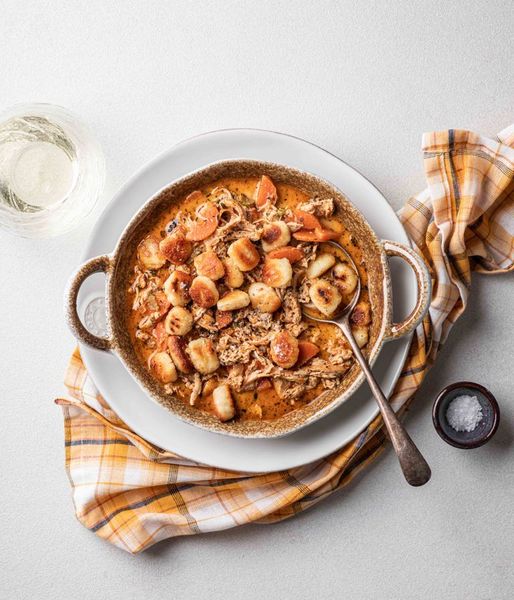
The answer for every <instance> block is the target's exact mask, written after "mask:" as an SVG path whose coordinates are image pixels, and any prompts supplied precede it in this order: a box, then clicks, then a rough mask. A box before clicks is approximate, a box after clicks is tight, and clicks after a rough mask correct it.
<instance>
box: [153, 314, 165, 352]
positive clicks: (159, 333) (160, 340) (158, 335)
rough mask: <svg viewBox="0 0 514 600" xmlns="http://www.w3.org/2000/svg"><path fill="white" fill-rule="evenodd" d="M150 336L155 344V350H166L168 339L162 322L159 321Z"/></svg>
mask: <svg viewBox="0 0 514 600" xmlns="http://www.w3.org/2000/svg"><path fill="white" fill-rule="evenodd" d="M152 335H153V336H154V338H155V340H156V342H157V350H159V351H162V350H164V349H165V348H166V340H167V338H168V334H167V333H166V329H165V327H164V321H159V322H158V323H157V325H156V326H155V327H154V329H153V331H152Z"/></svg>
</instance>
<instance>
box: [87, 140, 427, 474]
mask: <svg viewBox="0 0 514 600" xmlns="http://www.w3.org/2000/svg"><path fill="white" fill-rule="evenodd" d="M234 157H237V158H249V159H254V160H262V161H266V160H268V161H271V162H277V163H282V164H287V165H289V166H291V167H295V168H297V169H301V170H304V171H305V170H309V171H310V172H311V173H313V174H314V175H318V176H319V177H322V178H324V179H325V180H327V181H329V182H331V183H332V184H334V185H335V186H337V187H338V188H339V189H341V190H343V191H344V193H345V194H346V195H347V197H348V198H350V199H351V201H352V202H353V203H354V204H355V206H357V208H358V209H359V210H360V211H361V212H362V214H363V215H364V217H365V218H367V219H368V220H369V223H370V225H371V226H372V227H373V229H374V230H375V232H376V233H377V235H378V237H379V238H380V239H386V240H387V239H394V240H396V241H399V242H403V243H404V244H409V240H408V237H407V235H406V233H405V230H404V229H403V226H402V225H401V223H400V221H399V219H398V217H397V216H396V214H395V213H394V211H393V210H392V209H391V206H390V205H389V204H388V203H387V201H386V200H385V198H384V197H383V196H382V194H381V193H380V192H379V191H378V190H377V189H376V188H375V187H374V186H373V185H372V184H371V183H370V182H369V181H368V180H367V179H365V178H364V177H363V176H362V175H360V174H359V173H357V172H356V171H355V170H354V169H352V168H351V167H350V166H348V165H347V164H344V163H342V162H341V161H340V160H339V159H338V158H336V157H335V156H333V155H332V154H329V153H328V152H325V151H324V150H322V149H321V148H318V147H317V146H313V145H312V144H309V143H307V142H305V141H303V140H300V139H298V138H293V137H290V136H287V135H281V134H278V133H272V132H269V131H257V130H244V129H233V130H224V131H217V132H212V133H208V134H203V135H199V136H195V137H194V138H192V139H189V140H185V141H184V142H181V143H179V144H178V145H177V146H175V147H173V148H171V149H170V150H168V151H166V152H164V153H163V154H161V155H160V156H159V157H157V158H156V159H154V160H152V161H151V162H150V163H149V164H148V165H146V166H145V167H144V168H143V169H142V170H141V171H139V172H138V173H137V174H135V175H134V177H133V178H131V180H130V181H129V182H127V184H126V185H124V186H123V188H122V190H120V192H119V193H118V194H116V196H115V198H113V200H112V202H111V204H110V205H109V206H108V208H107V209H106V211H105V212H104V213H103V214H102V216H101V218H100V219H99V221H98V224H97V226H96V227H95V228H94V230H93V232H92V233H91V236H90V239H89V241H88V244H87V246H86V252H85V255H84V257H83V260H86V259H89V258H92V257H95V256H99V255H102V254H106V253H112V252H113V250H114V248H115V247H116V245H117V243H118V238H119V236H120V235H121V234H122V232H123V231H124V229H125V227H126V226H127V223H128V222H129V221H130V220H131V219H132V217H133V216H134V215H135V214H136V212H137V211H138V210H139V209H140V208H141V206H142V205H143V204H144V203H145V202H146V201H147V200H148V199H149V198H151V197H152V196H154V195H155V194H156V193H158V192H159V191H160V190H162V188H163V187H165V186H167V185H168V184H169V183H170V182H171V181H173V180H174V179H178V178H180V177H182V176H184V175H186V174H188V173H190V172H192V171H195V170H198V169H200V168H202V167H205V166H206V165H208V164H211V163H213V162H216V161H219V160H225V159H230V158H234ZM393 266H394V267H398V266H402V267H403V268H402V269H401V270H400V269H393V273H392V274H393V276H394V281H395V284H396V285H395V289H394V291H395V292H396V293H397V294H396V296H395V299H396V302H395V307H396V308H397V309H399V310H400V311H402V314H403V315H407V314H409V312H410V310H411V308H412V307H413V306H414V305H415V303H416V299H417V290H416V279H415V277H414V274H413V273H412V272H411V271H410V269H409V268H408V267H407V266H406V264H402V265H398V264H397V263H396V262H395V263H393ZM104 289H105V278H104V277H103V276H99V277H95V278H93V277H91V278H90V279H89V281H87V282H85V283H84V285H83V288H82V294H81V295H80V298H79V303H78V304H79V314H82V315H84V314H85V311H86V307H87V306H88V305H89V303H90V302H91V301H92V298H98V297H101V296H103V295H104ZM410 338H411V336H410V335H408V336H405V337H404V338H403V339H399V340H395V341H393V342H390V343H387V344H385V345H384V347H383V348H382V351H381V352H380V355H379V357H378V360H377V362H376V363H375V365H374V372H375V373H376V374H377V377H379V380H380V382H381V385H382V389H383V390H384V393H385V394H386V395H388V394H389V393H390V392H391V391H392V389H393V387H394V384H395V383H396V381H397V379H398V376H399V375H400V371H401V369H402V365H403V362H404V360H405V357H406V355H407V352H408V350H409V345H410ZM82 356H83V358H84V362H85V363H86V366H87V368H88V370H89V372H90V374H91V376H92V377H93V380H94V381H95V382H96V385H97V386H98V389H99V390H100V392H101V393H102V394H103V396H104V397H105V398H106V400H107V401H108V402H109V404H110V405H111V406H112V407H113V408H114V410H116V412H117V413H118V414H119V415H120V417H121V418H122V419H123V421H125V423H127V424H128V425H129V426H130V427H131V428H132V429H133V430H134V431H135V432H136V433H138V434H139V435H141V436H143V437H144V438H146V439H147V440H149V441H151V442H153V443H154V444H156V445H157V446H159V447H160V448H164V449H166V450H170V451H171V452H175V453H177V454H180V455H181V456H184V457H186V458H190V459H192V460H196V461H199V462H203V463H205V464H209V465H213V466H217V467H221V468H224V469H236V470H240V471H247V472H265V471H281V470H283V469H289V468H291V467H296V466H300V465H304V464H307V463H310V462H312V461H314V460H317V459H319V458H321V457H323V456H327V455H328V454H330V453H331V452H333V451H335V450H337V449H338V448H340V447H342V446H343V445H344V444H345V443H347V442H349V441H350V440H352V439H353V438H354V437H355V436H356V435H358V434H359V433H360V432H361V431H362V430H363V429H364V427H366V425H367V424H369V423H370V422H371V421H372V420H373V418H374V417H375V416H376V415H377V414H378V408H377V405H376V402H375V400H374V399H373V396H372V395H371V392H370V390H369V388H368V386H361V388H360V389H359V391H358V393H356V394H353V395H352V396H351V398H349V399H348V400H347V401H346V402H344V404H343V405H342V406H340V407H338V408H337V409H336V410H334V411H333V412H332V413H331V414H330V415H328V416H326V417H325V418H323V419H320V420H319V421H318V422H316V423H314V424H312V425H310V426H308V427H305V428H303V429H301V430H300V431H297V432H295V433H292V434H290V435H287V436H285V437H282V438H277V439H264V440H258V439H254V440H250V439H241V438H235V437H227V436H221V435H219V434H215V433H211V432H209V431H206V430H203V429H200V428H198V427H193V426H191V425H189V424H187V423H185V422H183V421H181V420H180V419H178V418H177V417H175V416H174V415H173V414H172V413H171V412H169V411H168V410H166V409H165V408H163V407H162V406H161V405H159V404H157V403H156V402H154V401H153V400H152V399H151V398H150V397H149V396H147V395H146V394H144V393H143V392H142V390H141V388H140V387H139V385H138V383H137V381H136V380H135V379H134V378H133V377H132V376H131V375H130V373H129V372H128V371H127V370H126V369H125V367H124V366H123V365H122V363H121V361H120V360H119V359H118V357H117V356H115V355H114V354H112V353H109V352H99V351H97V350H95V349H93V348H88V347H83V349H82ZM362 379H364V377H363V376H362Z"/></svg>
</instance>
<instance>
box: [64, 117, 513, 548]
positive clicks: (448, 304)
mask: <svg viewBox="0 0 514 600" xmlns="http://www.w3.org/2000/svg"><path fill="white" fill-rule="evenodd" d="M423 152H424V164H425V174H426V179H427V189H426V190H424V191H423V192H421V193H420V194H418V195H417V196H415V197H413V198H411V199H410V200H409V201H408V202H407V204H406V205H405V207H404V208H403V209H402V210H401V212H400V217H401V219H402V222H403V224H404V226H405V228H406V230H407V232H408V233H409V235H410V237H411V238H412V240H413V241H414V243H415V245H416V246H417V248H418V250H419V252H420V253H422V254H423V256H424V257H425V259H426V261H427V263H428V264H429V265H430V268H431V273H432V277H433V284H434V285H433V299H432V303H431V306H430V311H429V314H428V315H427V317H426V318H425V320H424V322H423V324H422V325H421V326H420V327H418V330H417V332H416V335H415V336H414V338H413V340H412V345H411V348H410V353H409V357H408V359H407V361H406V363H405V365H404V368H403V371H402V374H401V376H400V379H399V380H398V383H397V385H396V388H395V390H394V393H393V394H392V397H391V402H392V404H393V406H394V407H395V409H396V410H398V411H399V412H400V413H402V412H404V411H405V410H406V409H407V408H408V406H409V404H410V402H411V400H412V397H413V394H414V393H415V392H416V390H417V389H418V388H419V386H420V385H421V383H422V381H423V379H424V377H425V375H426V373H427V370H428V368H429V367H430V365H431V364H432V363H433V361H434V359H435V357H436V355H437V352H438V350H439V348H440V347H441V345H442V344H443V343H444V342H445V340H446V337H447V336H448V333H449V331H450V329H451V327H452V325H453V324H454V323H455V321H456V320H457V318H458V317H459V316H460V315H461V314H462V312H463V311H464V309H465V306H466V301H467V297H468V293H469V287H470V281H471V271H473V270H475V271H480V272H482V273H499V272H506V271H511V270H512V269H513V259H514V125H513V126H512V127H510V128H508V129H506V130H504V131H503V132H502V133H500V134H499V135H498V139H497V140H492V139H488V138H484V137H481V136H479V135H477V134H475V133H471V132H469V131H460V130H449V131H442V132H437V133H428V134H425V135H424V137H423ZM66 385H67V387H68V389H69V391H70V394H71V396H72V398H73V399H71V400H64V399H59V400H57V401H56V402H57V403H58V404H60V405H61V407H62V409H63V413H64V428H65V448H66V470H67V472H68V476H69V479H70V482H71V486H72V490H73V500H74V504H75V511H76V515H77V518H78V519H79V521H80V522H81V523H82V524H83V525H84V526H85V527H87V528H88V529H90V530H91V531H93V532H94V533H96V534H97V535H98V536H100V537H102V538H104V539H106V540H108V541H109V542H111V543H112V544H115V545H116V546H118V547H120V548H123V549H124V550H127V551H128V552H131V553H137V552H141V551H143V550H145V549H146V548H149V547H150V546H151V545H152V544H155V543H156V542H159V541H160V540H163V539H166V538H169V537H173V536H178V535H191V534H195V533H203V532H207V531H217V530H221V529H227V528H229V527H235V526H236V525H243V524H245V523H250V522H257V523H273V522H275V521H279V520H281V519H286V518H288V517H291V516H293V515H295V514H296V513H298V512H301V511H303V510H305V509H307V508H309V507H310V506H313V505H314V504H316V503H317V502H319V501H320V500H322V499H323V498H325V497H326V496H328V495H329V494H331V493H332V492H333V491H335V490H337V489H339V488H341V487H343V486H344V485H346V484H347V483H348V482H349V481H351V480H352V478H353V477H354V476H355V475H356V473H358V472H359V471H360V470H361V469H363V468H364V467H365V466H366V465H367V464H368V463H369V462H370V461H371V460H373V459H374V458H375V457H376V456H377V455H378V453H379V452H380V451H381V450H382V449H383V448H384V444H385V441H386V439H385V435H384V431H383V429H382V421H381V418H380V417H377V418H376V419H375V420H374V421H373V422H372V423H371V424H370V425H369V427H368V428H367V429H365V430H364V431H363V432H362V433H361V434H360V435H358V436H357V437H356V438H355V439H354V440H353V441H352V442H351V443H349V444H347V445H346V446H344V447H343V448H341V449H340V450H338V451H337V452H335V453H334V454H332V455H330V456H327V457H326V458H324V459H322V460H319V461H317V462H314V463H311V464H308V465H305V466H303V467H299V468H296V469H291V470H289V471H281V472H278V473H268V474H263V475H248V474H245V473H238V472H233V471H224V470H221V469H216V468H213V467H208V466H205V465H201V464H196V463H193V462H191V461H189V460H186V459H184V458H181V457H180V456H176V455H174V454H172V453H170V452H166V451H163V450H162V449H160V448H157V447H155V446H153V445H152V444H150V443H149V442H147V441H145V440H144V439H142V438H140V437H139V436H138V435H136V434H135V433H134V432H133V431H131V430H130V429H129V428H128V427H127V426H126V425H125V424H124V423H123V422H122V421H121V420H120V419H119V417H118V416H117V415H116V414H115V413H114V412H113V411H112V410H111V409H110V408H109V406H108V405H107V404H106V402H105V401H104V400H103V399H102V398H101V396H100V395H99V393H98V391H97V390H96V388H95V385H94V383H93V381H92V380H91V379H90V377H89V376H88V374H87V372H86V370H85V368H84V365H83V363H82V361H81V358H80V354H79V352H78V350H76V351H75V352H74V354H73V356H72V358H71V362H70V365H69V368H68V371H67V374H66Z"/></svg>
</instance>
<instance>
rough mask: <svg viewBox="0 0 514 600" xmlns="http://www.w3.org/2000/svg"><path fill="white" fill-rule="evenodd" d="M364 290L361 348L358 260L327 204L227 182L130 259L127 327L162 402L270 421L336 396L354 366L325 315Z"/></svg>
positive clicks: (253, 182)
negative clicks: (310, 311) (164, 396)
mask: <svg viewBox="0 0 514 600" xmlns="http://www.w3.org/2000/svg"><path fill="white" fill-rule="evenodd" d="M330 240H337V241H338V242H339V243H340V244H341V245H343V246H344V247H345V248H346V250H347V251H348V252H349V253H350V254H351V255H352V257H353V259H354V261H355V263H356V264H357V265H358V269H359V276H360V278H361V282H362V293H361V297H360V299H359V302H358V304H357V306H356V308H355V310H354V312H353V314H352V323H353V330H354V335H355V337H356V339H357V341H358V343H359V345H360V346H361V347H364V346H366V344H367V342H368V331H369V326H370V323H371V318H372V317H371V311H370V304H369V300H368V294H367V288H366V284H367V274H366V271H365V268H364V264H363V260H362V253H361V251H360V249H359V247H358V246H357V244H356V242H355V240H354V239H353V237H352V235H351V233H350V232H349V231H348V230H346V229H345V227H344V223H341V221H340V220H338V218H337V216H335V215H334V202H333V200H332V199H331V198H309V197H308V196H307V195H306V194H305V193H303V192H302V191H301V190H299V189H297V188H294V187H292V186H289V185H282V184H279V185H277V186H275V185H274V183H273V181H272V180H271V179H270V178H269V177H267V176H266V175H264V176H263V177H261V178H260V179H258V178H250V179H223V180H221V181H218V182H216V183H215V184H213V185H211V186H208V187H206V188H205V189H202V190H198V191H195V192H193V193H192V194H190V195H189V196H188V197H187V198H185V199H184V200H183V201H182V202H181V203H179V204H178V205H175V206H174V207H172V208H170V209H169V212H166V213H164V214H162V216H161V217H160V219H159V221H158V222H157V224H156V225H155V226H154V227H153V228H152V229H151V231H150V232H149V233H148V235H147V236H146V237H145V238H144V239H143V240H141V242H140V244H139V246H138V249H137V253H136V254H135V256H134V257H133V275H132V277H131V281H130V289H129V294H128V304H129V309H128V315H129V318H128V326H129V330H130V334H131V337H132V341H133V343H134V346H135V348H136V351H137V354H138V356H139V357H140V359H141V361H142V362H143V363H144V364H145V365H146V368H147V369H148V370H149V371H150V373H151V374H152V376H153V377H154V378H155V379H157V380H158V381H159V382H160V383H161V384H162V386H163V389H164V391H165V392H166V393H168V394H174V395H176V396H178V397H179V398H181V399H182V400H183V401H184V402H186V403H189V404H190V405H191V406H194V407H195V408H197V409H199V410H204V411H207V412H209V413H211V414H214V415H216V416H217V417H218V418H219V419H220V420H221V421H229V420H231V419H240V420H248V419H262V420H271V419H276V418H278V417H281V416H282V415H284V414H286V413H288V412H290V411H292V410H295V409H297V408H300V407H302V406H304V405H305V404H306V403H308V402H311V401H312V400H313V399H314V398H316V397H318V396H319V395H320V394H322V393H323V392H324V391H326V390H332V389H335V388H337V387H338V386H339V385H340V384H341V382H342V379H343V378H344V376H345V373H346V372H347V371H348V370H349V368H350V367H351V366H352V364H353V357H352V352H351V350H350V347H349V345H348V343H347V341H346V339H345V338H344V337H343V335H342V333H341V332H340V331H339V329H338V328H336V327H334V326H333V325H329V324H326V323H314V322H312V321H309V320H307V319H305V318H304V316H303V314H302V305H308V306H310V307H312V306H314V307H316V308H317V309H318V310H319V311H320V312H321V313H323V314H324V315H327V316H330V315H331V314H332V313H333V312H334V311H335V310H336V309H337V308H338V307H339V306H340V305H341V304H342V303H347V302H349V300H350V299H351V298H352V295H353V293H354V290H355V288H356V284H357V275H356V273H355V272H354V271H353V269H352V268H351V267H350V265H349V264H348V263H347V262H345V261H344V255H342V254H341V256H339V255H338V253H337V249H335V248H334V247H333V246H331V245H329V244H326V243H325V242H328V241H330Z"/></svg>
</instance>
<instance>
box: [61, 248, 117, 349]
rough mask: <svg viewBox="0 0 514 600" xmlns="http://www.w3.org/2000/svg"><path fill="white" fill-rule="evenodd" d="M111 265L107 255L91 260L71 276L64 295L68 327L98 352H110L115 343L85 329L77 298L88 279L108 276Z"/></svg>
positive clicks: (80, 339)
mask: <svg viewBox="0 0 514 600" xmlns="http://www.w3.org/2000/svg"><path fill="white" fill-rule="evenodd" d="M111 265H112V263H111V258H110V256H108V255H107V254H103V255H102V256H96V257H95V258H91V259H89V260H88V261H86V262H85V263H84V264H83V265H81V266H80V267H79V268H78V269H77V270H76V271H75V273H73V274H72V275H71V277H70V279H69V281H68V285H67V286H66V291H65V293H64V310H65V315H66V321H67V323H68V327H69V328H70V329H71V332H72V333H73V335H74V336H75V337H76V338H77V339H78V340H79V342H82V343H83V344H86V345H87V346H91V347H92V348H96V349H97V350H110V349H111V348H112V347H113V341H112V339H111V338H110V337H105V338H104V337H99V336H96V335H94V334H92V333H91V332H90V331H88V330H87V329H86V328H85V327H84V325H83V324H82V321H81V320H80V317H79V314H78V311H77V298H78V295H79V290H80V287H81V286H82V284H83V283H84V281H85V280H86V279H87V278H88V277H90V276H91V275H93V273H106V274H108V273H109V271H110V270H111Z"/></svg>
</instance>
